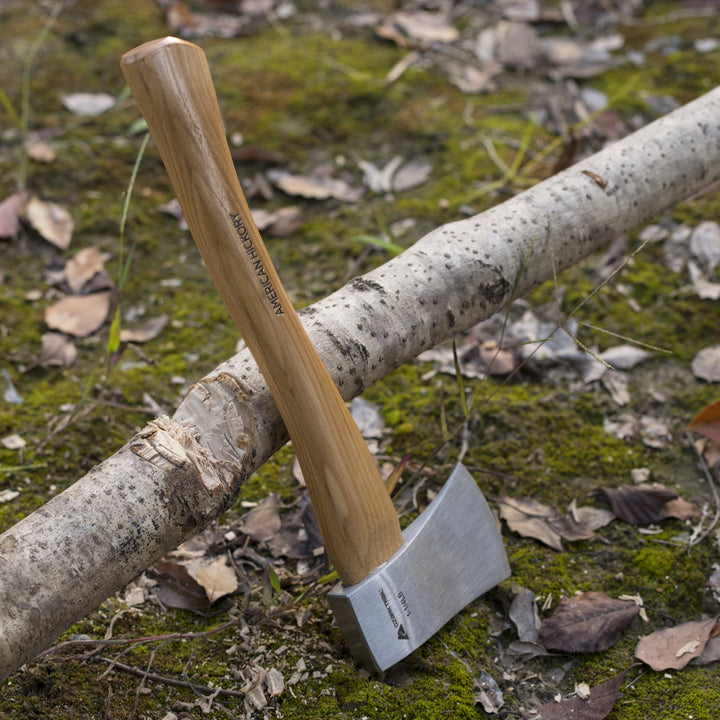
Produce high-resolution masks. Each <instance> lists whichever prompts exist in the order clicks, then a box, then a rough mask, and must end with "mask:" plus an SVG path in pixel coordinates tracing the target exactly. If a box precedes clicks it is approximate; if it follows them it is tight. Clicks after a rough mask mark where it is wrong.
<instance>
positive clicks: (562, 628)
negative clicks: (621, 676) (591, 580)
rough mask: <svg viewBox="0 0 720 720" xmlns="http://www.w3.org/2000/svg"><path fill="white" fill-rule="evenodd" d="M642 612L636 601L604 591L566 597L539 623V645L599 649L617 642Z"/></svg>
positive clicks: (551, 648) (560, 648)
mask: <svg viewBox="0 0 720 720" xmlns="http://www.w3.org/2000/svg"><path fill="white" fill-rule="evenodd" d="M639 612H640V608H639V607H638V606H637V605H636V604H635V603H634V602H625V601H623V600H613V599H612V598H611V597H608V596H607V595H606V594H605V593H603V592H587V593H583V594H582V595H578V596H577V597H572V598H563V599H562V600H561V601H560V603H559V604H558V606H557V609H556V610H555V612H554V613H553V614H552V616H551V617H549V618H548V619H547V620H545V621H544V622H543V623H542V625H541V626H540V637H539V642H540V644H541V645H542V646H543V647H545V648H547V649H548V650H560V651H562V652H597V651H599V650H605V649H606V648H609V647H610V646H611V645H614V644H615V643H616V642H617V641H618V639H619V638H620V635H621V634H622V632H623V631H624V630H625V628H627V626H628V625H629V624H630V623H631V622H632V621H633V619H634V618H635V616H636V615H637V614H638V613H639Z"/></svg>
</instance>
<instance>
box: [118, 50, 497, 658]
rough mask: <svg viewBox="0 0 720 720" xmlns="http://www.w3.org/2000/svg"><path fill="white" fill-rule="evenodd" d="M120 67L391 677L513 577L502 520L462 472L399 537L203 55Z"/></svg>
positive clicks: (339, 593)
mask: <svg viewBox="0 0 720 720" xmlns="http://www.w3.org/2000/svg"><path fill="white" fill-rule="evenodd" d="M121 66H122V71H123V74H124V75H125V78H126V80H127V82H128V84H129V86H130V89H131V90H132V92H133V94H134V96H135V99H136V100H137V103H138V105H139V106H140V109H141V111H142V113H143V115H144V116H145V119H146V121H147V124H148V127H149V128H150V132H151V134H152V136H153V138H154V139H155V143H156V145H157V147H158V150H159V152H160V155H161V157H162V160H163V162H164V164H165V168H166V170H167V172H168V175H169V176H170V180H171V182H172V185H173V187H174V189H175V192H176V193H177V196H178V199H179V201H180V205H181V207H182V209H183V212H184V214H185V218H186V220H187V223H188V226H189V227H190V231H191V233H192V235H193V238H194V239H195V242H196V244H197V246H198V248H199V250H200V254H201V256H202V258H203V260H204V261H205V265H206V266H207V268H208V271H209V273H210V276H211V277H212V279H213V281H214V283H215V286H216V287H217V289H218V292H219V293H220V296H221V297H222V299H223V301H224V302H225V304H226V306H227V307H228V310H229V311H230V315H231V316H232V318H233V320H234V321H235V324H236V325H237V327H238V329H239V330H240V332H241V333H242V336H243V338H244V339H245V341H246V343H247V345H248V348H249V349H250V352H251V353H252V355H253V357H254V358H255V360H256V362H257V364H258V367H259V368H260V370H261V371H262V373H263V376H264V378H265V380H266V382H267V384H268V386H269V388H270V391H271V393H272V395H273V398H274V400H275V402H276V404H277V406H278V409H279V410H280V414H281V416H282V418H283V421H284V423H285V425H286V427H287V429H288V432H289V434H290V438H291V440H292V441H293V444H294V446H295V449H296V452H297V455H298V459H299V461H300V465H301V467H302V470H303V475H304V477H305V482H306V485H307V488H308V491H309V494H310V499H311V501H312V504H313V507H314V509H315V513H316V515H317V518H318V523H319V526H320V531H321V533H322V537H323V542H324V544H325V549H326V551H327V553H328V556H329V558H330V561H331V563H332V565H333V566H334V568H335V570H336V571H337V573H338V576H339V578H340V583H339V584H338V585H337V586H336V587H335V588H334V589H333V590H332V591H331V593H330V595H329V602H330V605H331V607H332V609H333V611H334V614H335V617H336V619H337V622H338V624H339V626H340V628H341V630H342V632H343V635H344V637H345V638H346V640H347V642H348V645H349V647H350V649H351V651H352V653H353V655H354V656H355V657H356V659H357V660H358V661H360V662H361V663H363V664H364V665H366V666H367V667H369V668H370V669H373V670H378V671H379V670H385V669H386V668H388V667H390V666H391V665H393V664H394V663H396V662H398V661H399V660H401V659H402V658H404V657H405V656H407V655H408V654H409V653H411V652H412V651H413V650H415V648H417V647H419V646H420V645H421V644H422V643H424V642H425V641H426V640H427V639H428V638H430V637H431V636H432V635H433V634H434V633H435V632H436V631H437V630H439V629H440V628H441V627H442V626H443V625H444V624H445V623H446V622H447V621H448V620H449V619H450V618H451V617H453V616H454V615H455V614H456V613H457V612H459V611H460V610H461V609H462V608H464V607H465V606H466V605H467V604H468V603H470V602H472V601H473V600H474V599H475V598H477V597H478V596H479V595H481V594H482V593H484V592H486V591H487V590H489V589H490V588H492V587H494V586H495V585H497V584H498V583H499V582H501V581H502V580H504V579H505V578H507V577H508V575H509V574H510V569H509V565H508V561H507V557H506V555H505V550H504V546H503V543H502V539H501V536H500V532H499V529H498V526H497V523H496V521H495V518H494V516H493V513H492V511H491V510H490V508H489V507H488V505H487V503H486V501H485V498H484V497H483V495H482V493H481V492H480V490H479V488H478V487H477V484H476V483H475V481H474V480H473V478H472V476H471V475H470V474H469V473H468V471H467V470H466V469H465V468H464V467H463V466H462V465H458V466H457V467H455V469H454V470H453V472H452V474H451V475H450V478H449V479H448V480H447V482H446V483H445V486H444V487H443V489H442V490H441V491H440V493H439V494H438V495H437V497H436V498H435V499H434V500H433V501H432V503H431V504H430V505H429V507H428V508H427V509H426V510H425V511H424V512H423V513H421V515H420V516H419V517H418V518H417V519H416V520H415V521H414V522H413V523H412V524H411V525H410V526H409V527H408V528H407V529H406V530H405V532H404V533H402V531H401V529H400V524H399V522H398V519H397V515H396V512H395V508H394V506H393V503H392V501H391V499H390V496H389V495H388V493H387V490H386V488H385V485H384V483H383V481H382V478H381V476H380V473H379V471H378V468H377V465H376V464H375V461H374V459H373V457H372V455H371V454H370V451H369V449H368V448H367V445H366V444H365V441H364V439H363V437H362V435H361V434H360V431H359V430H358V428H357V426H356V425H355V423H354V421H353V419H352V416H351V415H350V412H349V411H348V409H347V406H346V405H345V402H344V401H343V399H342V397H341V396H340V393H339V392H338V390H337V388H336V387H335V384H334V382H333V380H332V378H331V376H330V374H329V373H328V371H327V369H326V368H325V366H324V365H323V363H322V360H321V359H320V356H319V355H318V353H317V352H316V350H315V348H314V346H313V345H312V342H311V340H310V338H309V337H308V335H307V334H306V332H305V329H304V327H303V325H302V323H301V321H300V319H299V317H298V315H297V314H296V312H295V310H294V309H293V306H292V304H291V302H290V299H289V298H288V295H287V293H286V292H285V290H284V289H283V287H282V285H281V283H280V279H279V277H278V275H277V272H276V271H275V269H274V267H273V264H272V261H271V259H270V256H269V254H268V252H267V250H266V248H265V245H264V244H263V241H262V239H261V237H260V233H259V232H258V230H257V227H256V225H255V223H254V221H253V219H252V215H251V214H250V211H249V209H248V206H247V203H246V201H245V197H244V195H243V192H242V188H241V186H240V183H239V181H238V177H237V174H236V172H235V167H234V165H233V162H232V158H231V156H230V151H229V148H228V146H227V141H226V138H225V131H224V128H223V123H222V119H221V116H220V110H219V107H218V102H217V97H216V95H215V91H214V87H213V82H212V77H211V74H210V68H209V67H208V63H207V60H206V58H205V54H204V53H203V51H202V50H201V49H200V48H199V47H197V46H196V45H193V44H192V43H189V42H186V41H184V40H179V39H177V38H173V37H166V38H163V39H159V40H153V41H151V42H148V43H145V44H143V45H140V46H139V47H137V48H135V49H134V50H131V51H129V52H127V53H126V54H125V55H124V56H123V58H122V61H121Z"/></svg>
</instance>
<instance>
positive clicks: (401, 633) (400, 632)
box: [380, 588, 409, 640]
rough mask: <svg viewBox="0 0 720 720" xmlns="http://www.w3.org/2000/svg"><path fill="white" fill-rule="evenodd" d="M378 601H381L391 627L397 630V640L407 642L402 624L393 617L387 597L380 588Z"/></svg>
mask: <svg viewBox="0 0 720 720" xmlns="http://www.w3.org/2000/svg"><path fill="white" fill-rule="evenodd" d="M380 599H381V600H382V603H383V605H384V606H385V609H386V610H387V613H388V617H389V618H390V622H391V623H392V624H393V627H394V628H396V629H397V637H398V640H409V638H408V634H407V631H406V630H405V628H404V627H403V624H402V623H401V622H400V621H399V620H398V619H397V617H396V616H395V613H394V612H393V610H392V608H391V607H390V602H389V601H388V597H387V595H386V594H385V591H384V590H383V589H382V588H380Z"/></svg>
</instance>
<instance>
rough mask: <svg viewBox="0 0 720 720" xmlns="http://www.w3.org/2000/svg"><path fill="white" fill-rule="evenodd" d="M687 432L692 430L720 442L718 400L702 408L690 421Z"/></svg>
mask: <svg viewBox="0 0 720 720" xmlns="http://www.w3.org/2000/svg"><path fill="white" fill-rule="evenodd" d="M688 430H694V431H695V432H697V433H700V434H701V435H704V436H705V437H706V438H710V440H714V441H715V442H720V400H718V401H717V402H714V403H711V404H710V405H708V406H707V407H705V408H703V409H702V410H701V411H700V412H699V413H698V414H697V415H696V416H695V417H694V418H693V419H692V421H691V422H690V424H689V425H688Z"/></svg>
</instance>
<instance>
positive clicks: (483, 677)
mask: <svg viewBox="0 0 720 720" xmlns="http://www.w3.org/2000/svg"><path fill="white" fill-rule="evenodd" d="M473 690H474V691H475V692H474V695H473V697H474V700H475V704H476V705H478V704H480V705H482V707H483V710H485V712H486V713H487V714H488V715H495V714H496V713H498V712H499V711H500V708H501V707H502V706H503V704H504V702H505V700H504V698H503V694H502V690H500V687H499V686H498V684H497V682H496V681H495V678H493V676H492V675H490V673H488V672H487V671H486V670H481V671H480V677H479V678H475V679H474V680H473Z"/></svg>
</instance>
